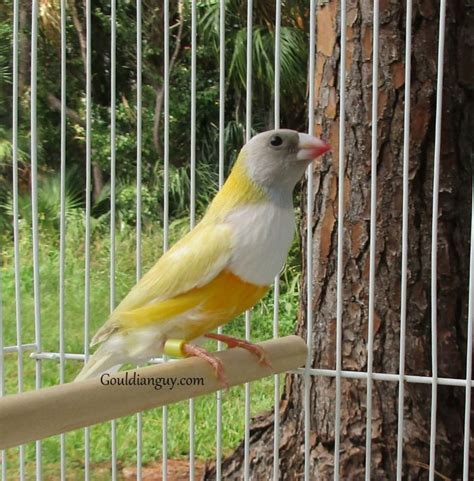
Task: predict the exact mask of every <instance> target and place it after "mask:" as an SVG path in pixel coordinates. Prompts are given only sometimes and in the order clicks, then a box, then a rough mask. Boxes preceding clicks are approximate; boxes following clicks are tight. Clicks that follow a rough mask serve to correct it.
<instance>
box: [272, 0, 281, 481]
mask: <svg viewBox="0 0 474 481" xmlns="http://www.w3.org/2000/svg"><path fill="white" fill-rule="evenodd" d="M280 68H281V1H280V0H276V2H275V69H274V72H275V84H274V94H273V95H274V106H273V109H274V111H275V112H274V121H273V124H274V125H273V127H274V128H275V129H279V128H280ZM273 285H274V287H273V337H274V338H277V337H278V330H279V329H278V323H279V320H280V319H279V307H280V275H279V274H277V275H276V276H275V281H274V283H273ZM273 382H274V384H275V385H274V395H273V480H274V481H278V478H279V477H280V452H279V447H280V376H279V375H278V374H276V375H275V376H274V377H273Z"/></svg>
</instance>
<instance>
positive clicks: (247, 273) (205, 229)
mask: <svg viewBox="0 0 474 481" xmlns="http://www.w3.org/2000/svg"><path fill="white" fill-rule="evenodd" d="M329 149H330V147H329V145H328V144H326V143H325V142H324V141H322V140H321V139H319V138H317V137H313V136H311V135H308V134H304V133H298V132H295V131H293V130H285V129H280V130H273V131H268V132H263V133H261V134H258V135H256V136H255V137H253V138H252V139H251V140H250V141H249V142H248V143H247V144H246V145H245V146H244V147H243V148H242V150H241V152H240V154H239V156H238V159H237V161H236V163H235V165H234V167H233V169H232V172H231V173H230V175H229V177H228V179H227V181H226V182H225V184H224V186H223V187H222V189H221V190H220V191H219V192H218V194H217V195H216V197H215V198H214V199H213V201H212V203H211V204H210V206H209V208H208V209H207V212H206V214H205V216H204V217H203V219H202V220H201V221H200V222H199V224H197V225H196V227H195V228H194V229H193V230H192V231H191V232H189V233H188V234H187V235H186V236H184V237H183V238H182V239H181V240H180V241H179V242H177V243H176V244H175V245H174V246H173V247H172V248H171V249H170V250H169V251H167V252H166V253H165V254H164V255H163V256H162V257H161V258H160V259H159V260H158V262H157V263H156V264H155V265H154V266H153V267H152V268H151V269H150V270H149V271H148V272H147V274H145V275H144V276H143V277H142V279H141V280H140V281H139V282H138V283H137V284H136V285H135V287H133V288H132V290H131V291H130V292H129V294H128V295H127V296H126V297H125V298H124V299H123V301H122V302H121V303H120V304H119V305H118V306H117V308H116V309H115V310H114V311H113V312H112V314H111V315H110V318H109V319H108V321H107V322H106V323H105V324H104V325H103V326H102V328H101V329H99V331H98V332H97V333H96V335H95V336H94V338H93V340H92V345H95V344H98V343H100V344H101V345H100V347H99V348H98V349H97V351H96V352H95V353H94V355H93V356H91V358H90V359H89V361H88V362H87V363H86V364H85V366H84V368H83V369H82V371H81V372H80V374H79V375H78V377H77V378H76V380H81V379H86V378H90V377H93V376H97V375H99V374H101V373H103V372H105V371H109V372H110V371H113V370H116V369H118V368H120V366H121V365H122V364H124V363H134V364H141V363H143V362H146V361H147V360H149V359H150V358H152V357H154V356H157V355H160V354H162V353H163V352H166V353H169V354H175V355H182V356H198V357H201V358H204V359H206V360H207V361H208V362H210V363H211V365H212V366H213V367H214V368H215V370H216V374H217V376H218V377H219V379H220V380H221V381H222V383H223V384H226V379H225V373H224V370H223V367H222V365H221V364H220V361H219V360H218V358H216V357H215V356H213V355H212V354H211V353H209V352H207V351H206V350H204V349H203V348H202V347H200V346H198V345H195V344H190V343H189V341H192V340H194V339H197V338H199V337H202V336H206V337H209V338H213V339H220V340H221V341H223V342H224V343H226V344H227V345H228V346H229V347H234V346H240V347H243V348H246V349H248V350H250V351H252V352H254V353H255V354H257V355H258V357H259V360H260V362H262V363H265V362H266V361H265V356H264V352H262V350H261V348H259V347H258V346H256V345H254V344H251V343H248V342H246V341H242V340H239V339H235V338H231V337H229V336H224V335H218V334H211V333H210V331H212V330H214V329H216V328H217V327H218V326H220V325H222V324H225V323H226V322H228V321H230V320H231V319H233V318H234V317H236V316H238V315H239V314H241V313H242V312H244V311H246V310H247V309H249V308H250V307H252V306H253V305H254V304H255V303H256V302H257V301H258V300H259V299H261V298H262V297H263V295H264V294H265V293H266V292H267V290H268V289H269V286H270V285H271V284H272V282H273V280H274V278H275V276H276V275H277V274H278V273H279V272H280V270H281V269H282V267H283V265H284V263H285V260H286V257H287V254H288V250H289V248H290V245H291V243H292V239H293V236H294V231H295V217H294V209H293V197H292V193H293V189H294V187H295V185H296V184H297V183H298V181H299V180H300V178H301V177H302V176H303V174H304V172H305V170H306V167H307V166H308V165H309V164H310V163H311V162H312V160H313V159H315V158H317V157H318V156H320V155H322V154H324V153H325V152H327V151H328V150H329ZM165 344H166V345H165Z"/></svg>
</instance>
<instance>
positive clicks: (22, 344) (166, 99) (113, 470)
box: [0, 0, 474, 480]
mask: <svg viewBox="0 0 474 481" xmlns="http://www.w3.org/2000/svg"><path fill="white" fill-rule="evenodd" d="M283 3H284V2H281V1H278V0H277V1H276V2H275V24H274V25H275V32H274V38H275V44H274V103H273V113H274V115H273V117H274V119H273V125H274V127H275V128H279V127H280V118H281V115H280V114H281V107H280V91H281V87H280V85H281V71H282V69H281V12H282V10H281V9H282V4H283ZM39 7H40V2H39V0H33V2H32V10H31V11H32V23H31V82H30V115H31V117H30V122H29V123H30V135H31V137H30V146H31V147H30V149H31V150H30V169H31V199H32V203H31V208H32V216H31V219H32V224H31V229H32V242H31V249H32V258H33V269H32V271H33V276H32V294H33V297H32V299H33V311H34V318H33V321H31V320H29V319H28V320H25V319H24V316H22V302H23V299H22V297H21V291H22V286H21V279H22V275H21V270H22V269H23V268H24V267H23V266H22V265H21V257H20V245H19V242H20V236H21V235H22V232H21V229H20V221H21V219H20V215H19V206H18V198H19V177H18V172H19V158H20V154H21V153H20V149H19V146H18V125H19V121H20V120H19V117H18V112H19V105H18V98H19V97H18V88H19V86H18V81H19V79H18V74H19V64H18V59H19V53H20V52H19V42H18V39H19V31H18V29H19V16H20V9H21V6H20V3H19V0H14V1H13V10H14V11H13V52H12V61H13V66H12V72H13V78H12V89H13V94H12V99H13V109H12V144H13V150H12V159H13V165H12V181H11V185H12V190H13V252H14V256H13V265H12V268H13V270H14V283H15V285H14V288H15V319H11V318H7V317H4V318H0V319H1V321H2V323H1V324H0V327H1V328H2V330H1V331H2V333H3V331H4V329H5V326H6V325H7V323H15V326H16V342H15V344H14V345H4V343H3V337H2V336H0V347H1V349H0V367H1V368H2V369H1V373H2V374H1V382H0V388H1V393H0V394H2V395H5V394H9V393H7V392H6V389H5V376H6V375H7V374H6V371H5V370H4V369H3V367H4V366H5V355H6V354H11V353H14V354H15V355H16V359H17V362H16V367H17V377H18V392H20V393H21V392H23V391H24V389H25V386H24V384H23V379H24V372H25V368H27V367H28V368H30V366H32V365H34V369H35V370H36V374H35V379H36V384H35V386H34V387H35V388H36V389H40V388H41V387H42V385H43V377H42V364H43V363H44V362H53V361H59V378H58V382H60V383H64V382H65V381H66V363H68V362H69V361H80V360H83V359H87V358H88V356H89V341H90V337H91V334H92V333H91V328H90V325H91V315H92V313H91V306H92V304H93V297H94V292H93V289H92V286H91V269H92V262H93V259H92V257H91V238H92V231H91V209H92V205H91V194H92V165H93V164H92V160H93V144H92V140H93V132H92V130H93V125H92V110H93V104H92V90H91V89H92V75H93V69H92V52H93V42H94V38H93V29H92V25H91V13H92V8H93V6H92V4H91V2H90V0H86V2H85V9H84V11H85V34H86V45H85V52H86V85H85V104H86V106H85V112H86V116H85V119H84V122H85V129H84V131H85V139H84V143H85V165H86V180H85V186H86V192H85V229H84V252H85V266H84V318H83V327H82V328H83V332H84V343H83V346H84V352H83V353H77V352H76V353H74V352H69V351H68V349H67V345H68V343H67V332H66V330H65V323H66V319H65V291H64V285H65V283H66V281H67V275H66V265H65V249H66V244H65V242H66V235H65V232H66V228H67V219H66V205H65V198H66V191H65V189H66V184H65V179H66V171H67V146H66V128H67V125H66V122H67V112H66V108H67V107H66V99H67V83H66V80H67V70H66V56H67V52H68V50H67V36H66V33H67V25H68V22H69V20H68V5H67V3H66V1H65V0H61V1H60V29H59V31H60V52H61V72H60V77H61V99H60V100H61V106H60V114H61V115H60V123H59V125H58V127H59V128H60V142H61V149H60V151H61V159H60V161H61V164H60V165H61V184H60V187H61V212H60V216H59V218H60V243H59V253H58V255H59V273H58V275H59V289H60V294H59V299H60V303H59V320H58V332H59V337H58V348H57V350H56V351H46V350H44V349H43V342H42V341H43V339H42V333H41V327H42V317H43V314H42V311H41V272H40V267H41V262H44V260H43V261H42V260H41V259H40V247H39V224H38V204H37V197H38V192H37V186H38V164H39V163H40V162H41V158H40V157H39V155H38V150H37V145H38V127H37V110H38V106H37V101H38V92H37V86H38V78H37V72H38V63H37V62H38V60H37V52H38V49H37V39H38V15H39ZM160 7H161V8H162V11H163V22H164V37H163V39H162V42H163V59H164V61H163V136H164V137H163V159H164V177H163V184H164V185H163V191H164V193H165V195H164V199H163V250H166V249H167V248H168V246H169V242H170V241H169V228H170V213H169V212H170V204H169V197H168V193H169V189H170V185H169V171H168V169H169V164H170V155H172V153H171V152H170V102H172V101H173V99H172V98H170V83H169V82H170V28H171V25H170V8H169V7H170V5H169V2H168V1H167V0H165V1H164V2H163V4H162V5H160ZM189 7H190V11H191V15H190V22H189V25H186V26H185V28H188V29H190V38H191V45H190V49H191V55H190V60H191V63H190V73H191V75H190V91H189V94H190V105H191V108H190V114H191V115H190V130H189V133H190V151H189V152H190V158H189V167H190V170H189V171H190V183H189V185H190V206H189V213H190V218H189V225H190V227H191V228H192V227H193V226H194V225H195V223H196V163H197V161H198V159H197V147H196V133H197V125H196V122H197V112H196V105H197V94H198V82H197V78H198V75H199V65H198V62H197V52H198V47H199V43H198V37H197V18H198V10H197V7H198V2H197V1H191V2H190V3H189ZM347 7H348V6H347V5H346V2H345V1H341V2H340V13H339V18H340V25H341V29H340V44H341V50H340V69H339V76H340V78H339V86H340V88H339V91H338V95H339V118H340V123H339V143H338V158H339V165H338V169H339V175H338V213H337V218H338V219H343V218H344V209H345V205H344V192H345V188H346V186H345V184H344V178H345V176H344V171H345V159H346V157H347V153H346V145H345V139H346V135H347V131H346V108H347V107H346V88H347V87H346V63H347V57H346V55H347V49H346V44H347V41H348V39H347V24H348V19H347V13H348V11H347ZM372 7H373V32H372V51H373V57H372V116H371V124H372V133H371V135H372V137H371V138H372V144H371V154H370V158H371V186H370V188H371V190H370V192H371V197H370V261H369V264H370V265H369V302H368V336H367V347H366V349H367V369H366V370H365V371H354V370H344V369H343V353H342V347H343V344H342V343H343V307H344V303H343V276H344V264H343V259H344V250H343V248H344V243H343V239H344V225H343V222H338V224H337V254H338V255H337V292H336V306H337V311H336V313H335V317H336V332H335V346H336V354H335V360H336V363H335V368H334V369H322V368H314V367H311V366H312V365H311V363H312V359H308V365H307V367H306V368H305V369H300V370H299V371H298V372H297V375H298V376H302V379H304V407H305V410H304V420H305V438H304V453H303V454H302V456H303V457H304V474H303V475H304V479H305V480H309V479H311V470H310V467H311V462H312V461H311V443H312V441H311V415H312V412H311V383H312V379H313V378H314V377H315V376H316V377H318V376H325V377H333V378H334V379H335V402H334V416H335V418H334V419H335V421H334V431H335V434H334V439H335V445H334V479H340V475H339V472H340V470H339V463H340V434H339V433H340V429H341V409H340V408H341V395H342V394H341V381H342V379H362V380H365V381H366V383H367V391H366V392H367V401H366V402H367V404H366V432H371V428H372V399H373V396H372V387H373V382H374V381H390V382H396V383H397V384H398V389H399V397H398V413H403V410H404V399H405V398H404V388H405V383H418V384H428V385H430V386H431V400H430V402H431V419H430V449H429V463H428V473H429V479H430V480H431V479H434V478H435V475H436V435H437V432H436V428H437V399H438V396H437V389H438V386H451V387H453V388H454V387H456V388H461V389H465V393H466V396H465V407H464V419H465V422H464V440H463V447H464V448H463V479H465V480H467V479H469V445H470V421H471V398H470V394H471V387H472V380H471V377H472V299H473V291H472V289H473V287H472V286H473V282H472V281H473V278H472V276H473V275H474V274H473V273H474V251H473V249H472V246H473V241H474V230H473V234H472V236H471V252H470V270H469V272H470V277H469V297H468V298H469V312H468V315H467V319H468V322H467V347H466V353H467V355H466V372H465V377H463V378H444V377H438V369H437V346H438V339H437V310H436V309H433V310H432V313H431V336H432V338H431V342H432V346H431V364H432V372H431V375H425V376H421V375H407V374H405V371H406V369H405V337H406V329H407V315H406V313H407V277H408V234H409V233H408V215H409V198H408V192H409V189H408V183H409V158H410V157H409V153H410V150H409V149H410V114H411V110H410V85H411V71H412V69H411V58H412V57H411V52H412V43H411V41H412V37H411V29H412V11H413V5H412V2H411V0H408V1H407V3H406V18H405V39H406V43H405V68H404V85H405V87H404V88H405V103H404V130H403V133H404V137H403V159H402V161H403V206H402V210H403V215H402V219H403V222H402V229H403V231H402V239H401V243H402V246H401V248H402V256H401V261H402V265H401V278H400V283H401V289H400V292H401V299H400V352H399V359H400V361H399V371H398V372H393V373H389V372H374V371H373V363H374V335H375V330H374V314H375V290H376V287H377V286H376V282H375V281H376V277H375V273H376V261H377V259H376V245H375V242H376V228H377V227H376V218H377V152H378V149H379V147H380V146H379V145H378V129H377V122H378V98H379V95H378V88H379V83H378V81H377V79H378V78H379V72H378V66H379V52H380V49H381V48H383V47H384V46H383V45H380V43H379V42H380V36H379V25H380V12H379V2H378V0H375V1H374V2H373V5H372ZM117 8H120V4H119V5H117V2H116V0H111V3H110V86H109V87H110V105H111V106H112V107H111V108H110V199H111V202H110V242H109V249H110V265H109V272H108V276H109V279H110V290H109V299H110V301H109V302H110V310H113V308H114V306H115V303H116V297H117V296H116V266H117V252H116V237H115V235H116V230H117V226H116V212H115V208H116V186H117V177H116V170H117V162H120V159H117V150H116V143H117V132H116V120H117V119H116V109H115V107H114V106H116V104H117V90H116V85H117V70H116V67H117V58H116V52H117V44H116V42H117ZM317 8H318V5H317V2H316V1H315V0H311V1H310V2H308V11H309V15H310V18H309V22H308V26H309V35H308V39H309V45H308V52H309V55H308V72H307V78H308V101H307V103H308V106H310V108H308V118H307V124H308V132H310V133H314V132H315V127H316V118H315V108H312V107H313V106H315V107H316V105H315V82H316V75H315V71H316V65H315V59H316V47H317V46H316V32H317V24H316V13H317ZM246 12H247V25H246V28H247V35H246V86H247V89H246V101H245V105H246V109H245V127H246V128H245V139H246V140H248V139H249V138H250V137H251V135H252V120H253V117H252V99H253V90H252V81H253V72H252V66H253V55H252V52H253V34H252V32H253V18H254V17H253V14H254V5H253V2H252V1H251V0H248V2H247V3H246ZM145 14H146V13H145ZM142 15H143V11H142V4H141V1H140V0H138V1H137V3H136V25H135V29H136V72H135V76H136V92H137V96H136V112H137V116H136V133H135V135H136V185H137V189H136V227H135V232H136V243H135V266H136V279H137V280H138V279H139V278H140V276H141V273H142V267H141V264H142V251H141V236H142V222H141V220H142V209H141V207H142V197H141V195H142V189H141V186H142V149H143V135H142V129H143V124H142V110H143V105H142V95H141V93H142V85H143V82H142V34H143V32H142V23H143V18H142ZM225 16H226V2H225V1H224V0H221V1H220V2H219V49H220V50H219V52H220V56H219V81H218V85H219V102H218V106H217V107H216V108H218V110H219V125H218V129H219V147H218V152H219V162H218V184H219V186H221V185H222V184H223V182H224V180H225V165H226V159H225V138H224V132H225V122H226V112H225V100H226V97H225V96H226V68H227V67H228V66H226V56H225V51H226V38H225V31H226V29H225ZM445 29H446V1H445V0H444V1H443V0H442V1H441V2H440V5H439V35H438V39H437V41H438V62H437V67H436V75H437V87H436V121H435V126H434V129H435V144H434V155H433V165H434V174H433V196H432V199H433V205H432V214H433V216H432V238H431V241H432V243H431V274H432V275H431V303H432V305H436V300H437V281H438V278H437V258H438V257H437V250H438V243H437V238H438V198H439V179H440V148H441V122H442V101H443V65H444V50H445V46H444V42H445ZM23 121H24V120H23ZM306 195H307V215H308V219H307V225H309V226H310V225H311V223H312V220H311V215H312V212H313V210H312V202H313V199H314V192H313V171H312V170H311V169H309V170H308V173H307V192H306ZM312 242H313V232H312V230H311V229H307V231H306V245H307V246H308V248H307V249H306V252H305V256H306V269H307V273H308V276H309V277H308V282H307V283H306V289H307V290H306V293H305V295H306V297H307V299H312V298H313V283H312V281H311V278H310V276H311V275H312V272H313V269H312V265H313V250H312V249H311V245H312ZM314 316H315V313H314V312H313V310H312V305H311V303H309V302H308V303H307V312H306V320H307V344H308V346H309V349H310V352H311V350H312V347H313V346H312V341H313V337H312V333H313V329H314V323H313V321H314ZM25 322H31V323H32V327H33V329H30V331H29V332H30V334H31V335H29V336H28V337H25V336H24V327H23V326H24V323H25ZM272 323H273V335H274V337H278V335H279V279H278V278H277V279H275V285H274V309H273V320H272ZM245 337H246V338H247V339H251V338H252V332H251V316H250V313H247V314H246V315H245ZM218 347H219V348H221V346H220V345H219V346H218ZM23 353H31V359H33V360H32V361H29V360H28V361H25V360H24V357H23ZM26 363H28V366H27V365H26ZM9 375H11V374H9ZM281 388H282V386H281V385H280V377H279V376H275V378H274V408H273V409H274V436H273V443H274V445H273V472H272V473H271V474H269V478H270V477H272V478H273V479H275V480H278V479H280V467H279V466H280V457H281V456H282V455H284V454H282V453H281V452H280V410H279V402H280V396H281ZM251 399H252V396H251V386H250V384H246V385H245V399H244V413H243V421H242V422H243V423H244V460H243V466H244V468H243V477H244V479H251V471H250V469H251V467H250V424H251ZM215 402H216V410H217V420H216V445H215V462H216V478H217V479H223V477H222V460H223V450H222V436H223V430H224V429H225V420H224V421H223V411H222V393H221V392H219V393H218V394H217V396H216V401H215ZM195 410H196V406H195V402H194V401H193V400H190V401H189V408H188V416H189V419H190V420H191V421H190V426H189V443H188V448H187V449H188V453H189V456H188V459H189V466H188V472H189V479H191V480H193V479H196V466H195V461H196V457H197V456H199V453H196V444H195V437H196V431H198V430H199V425H198V424H196V423H195V421H194V420H195V418H196V412H195ZM168 419H169V412H168V408H166V407H165V408H163V414H162V436H161V440H160V439H158V437H159V436H157V443H161V450H162V475H163V479H167V478H168V479H170V478H169V477H168V465H167V463H168V455H167V452H168V442H169V439H170V436H172V433H170V430H169V424H168ZM144 429H146V426H144V424H143V417H142V415H141V414H138V415H137V417H136V438H137V442H136V459H137V468H136V477H137V479H142V452H143V445H142V435H143V430H144ZM403 429H404V417H403V415H402V416H398V435H397V449H396V451H397V458H396V463H395V464H396V473H395V474H394V476H396V479H398V480H401V479H402V477H403V448H404V443H403V441H404V440H403ZM66 442H67V441H66V435H64V434H63V435H61V436H60V455H59V460H58V461H59V474H60V478H61V479H68V477H69V476H68V473H69V470H70V468H69V467H68V466H67V459H66ZM110 443H111V446H110V478H111V479H118V478H119V476H120V473H119V468H118V466H119V462H118V449H119V448H118V446H117V422H116V421H113V422H112V423H111V431H110ZM371 446H372V439H371V436H366V450H365V479H371V461H372V460H371ZM91 449H92V447H91V440H90V429H89V428H86V429H85V432H84V477H85V479H93V478H91V466H90V453H91ZM18 463H19V464H18V477H19V478H20V479H26V478H27V472H26V468H25V466H26V464H27V453H26V447H25V446H21V447H20V448H19V456H18ZM34 464H35V471H36V479H44V478H45V477H44V469H43V465H42V442H41V441H38V442H37V443H36V454H35V461H34ZM10 477H11V476H10V473H9V471H8V463H7V453H6V452H5V451H3V452H2V479H3V480H6V479H9V478H10Z"/></svg>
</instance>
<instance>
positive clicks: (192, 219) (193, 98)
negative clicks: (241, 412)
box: [189, 0, 197, 481]
mask: <svg viewBox="0 0 474 481" xmlns="http://www.w3.org/2000/svg"><path fill="white" fill-rule="evenodd" d="M196 30H197V9H196V0H192V1H191V165H190V168H191V179H190V197H191V201H190V202H191V205H190V209H189V210H190V212H189V217H190V219H189V228H190V229H193V228H194V226H195V224H196V50H197V45H196V43H197V38H196V36H197V33H196ZM195 456H196V455H195V405H194V399H190V400H189V481H194V478H195Z"/></svg>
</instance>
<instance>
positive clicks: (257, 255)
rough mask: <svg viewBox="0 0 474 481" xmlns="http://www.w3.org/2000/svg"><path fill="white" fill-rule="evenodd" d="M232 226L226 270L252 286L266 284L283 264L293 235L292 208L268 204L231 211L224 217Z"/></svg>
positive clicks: (269, 282)
mask: <svg viewBox="0 0 474 481" xmlns="http://www.w3.org/2000/svg"><path fill="white" fill-rule="evenodd" d="M226 223H228V224H230V225H231V226H232V227H233V231H234V252H233V255H232V259H231V264H230V266H229V267H230V270H231V271H232V272H233V273H234V274H236V275H237V276H239V277H240V278H241V279H243V280H245V281H247V282H251V283H252V284H259V285H270V284H271V283H272V282H273V280H274V278H275V276H276V275H277V274H278V273H279V272H280V271H281V269H282V267H283V265H284V264H285V261H286V257H287V255H288V251H289V249H290V246H291V242H292V240H293V236H294V233H295V217H294V211H293V206H292V205H291V204H290V205H286V206H284V207H282V206H279V205H276V204H274V203H272V202H267V203H264V204H258V205H251V206H246V207H242V208H239V209H235V210H234V211H232V212H231V213H230V214H229V215H228V216H227V218H226Z"/></svg>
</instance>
